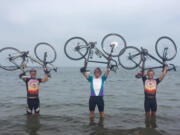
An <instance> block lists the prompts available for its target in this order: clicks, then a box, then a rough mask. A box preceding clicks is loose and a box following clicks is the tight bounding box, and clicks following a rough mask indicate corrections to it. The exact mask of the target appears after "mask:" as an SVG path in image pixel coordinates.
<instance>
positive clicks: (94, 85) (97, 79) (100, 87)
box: [81, 67, 110, 119]
mask: <svg viewBox="0 0 180 135" xmlns="http://www.w3.org/2000/svg"><path fill="white" fill-rule="evenodd" d="M81 72H82V73H83V75H84V76H85V78H86V79H87V80H88V81H89V82H90V86H91V96H90V98H89V111H90V115H89V117H90V119H92V118H94V111H95V107H96V105H97V106H98V110H99V113H100V117H101V118H104V100H103V96H104V82H105V81H106V79H107V77H108V75H109V72H110V68H108V67H107V70H106V72H105V74H104V75H102V71H101V69H100V68H96V69H95V70H94V77H93V76H91V75H89V74H88V73H87V72H86V69H85V68H81ZM101 75H102V76H101Z"/></svg>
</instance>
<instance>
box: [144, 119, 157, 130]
mask: <svg viewBox="0 0 180 135" xmlns="http://www.w3.org/2000/svg"><path fill="white" fill-rule="evenodd" d="M145 126H146V128H156V127H157V124H156V117H150V118H147V117H146V118H145Z"/></svg>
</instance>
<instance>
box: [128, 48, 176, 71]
mask: <svg viewBox="0 0 180 135" xmlns="http://www.w3.org/2000/svg"><path fill="white" fill-rule="evenodd" d="M139 55H141V56H144V57H150V58H151V59H153V60H155V61H156V62H158V63H159V64H161V65H162V66H155V67H148V68H145V69H144V70H149V69H159V68H164V63H163V62H162V61H160V60H159V59H157V58H156V57H154V56H153V55H151V54H150V53H149V52H148V50H147V49H144V48H142V47H141V52H140V53H138V54H135V55H132V56H130V57H129V59H130V60H132V62H133V63H135V64H136V65H137V67H140V68H142V66H140V64H139V65H138V64H137V63H136V62H135V61H134V60H133V58H134V57H136V56H139ZM166 55H167V48H165V49H164V52H163V56H164V58H166ZM167 66H172V67H171V68H169V69H168V71H171V70H174V71H176V67H175V65H174V64H169V65H167Z"/></svg>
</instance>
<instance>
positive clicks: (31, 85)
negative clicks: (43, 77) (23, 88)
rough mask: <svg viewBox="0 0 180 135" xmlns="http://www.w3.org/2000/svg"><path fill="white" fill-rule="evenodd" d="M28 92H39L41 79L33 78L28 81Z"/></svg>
mask: <svg viewBox="0 0 180 135" xmlns="http://www.w3.org/2000/svg"><path fill="white" fill-rule="evenodd" d="M28 92H29V93H30V94H38V92H39V81H38V80H35V79H31V80H29V82H28Z"/></svg>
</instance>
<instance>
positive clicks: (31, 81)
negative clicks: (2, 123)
mask: <svg viewBox="0 0 180 135" xmlns="http://www.w3.org/2000/svg"><path fill="white" fill-rule="evenodd" d="M44 72H45V77H44V78H42V79H41V78H36V73H37V72H36V70H34V69H31V70H30V77H26V76H25V72H24V70H23V73H22V74H21V75H20V78H21V79H23V80H24V82H25V83H26V88H27V114H32V111H33V110H34V112H35V114H39V111H40V102H39V84H40V83H41V82H46V81H48V71H47V69H44Z"/></svg>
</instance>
